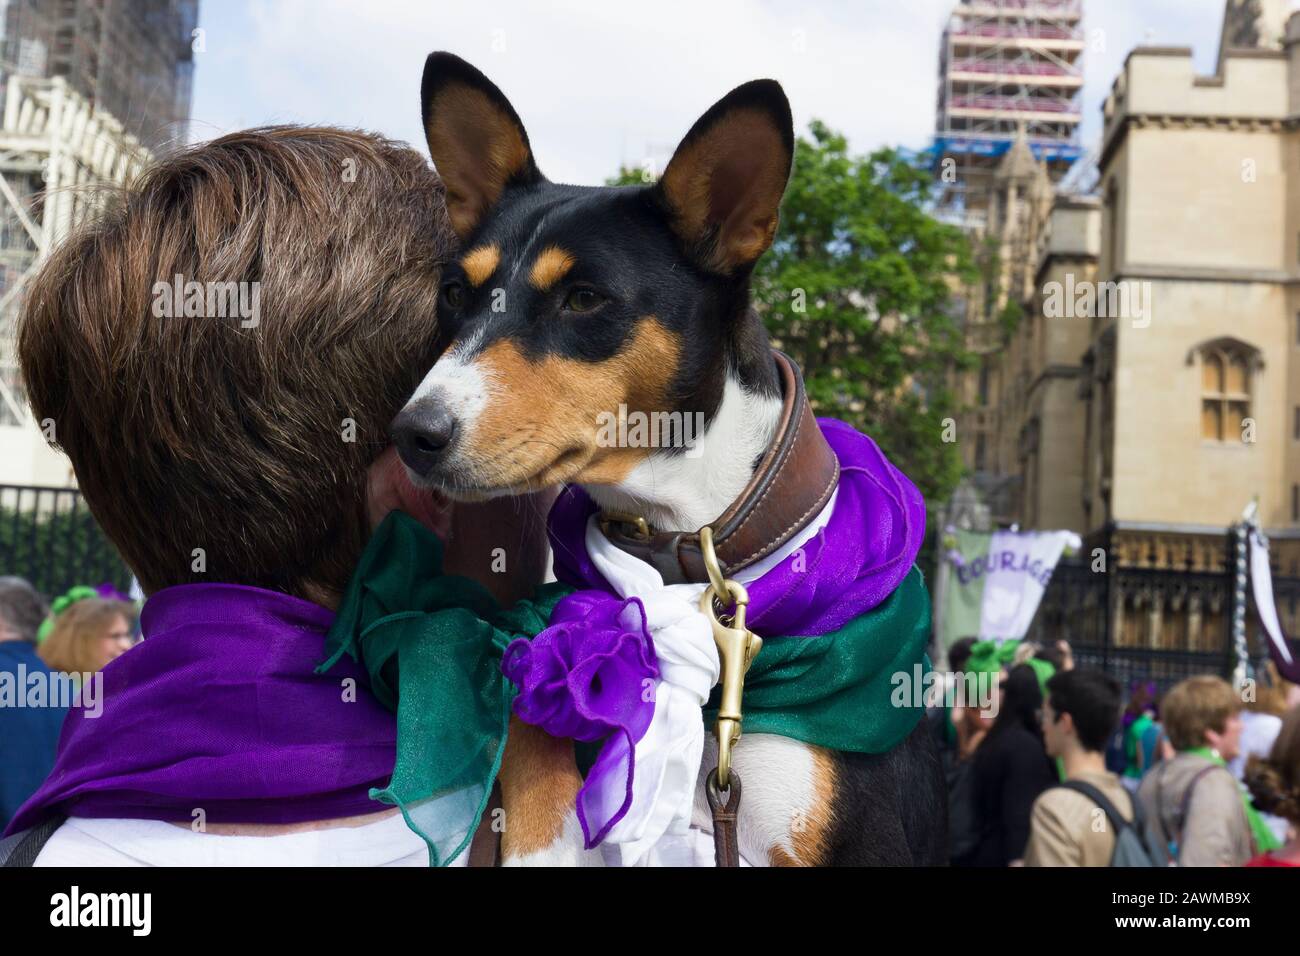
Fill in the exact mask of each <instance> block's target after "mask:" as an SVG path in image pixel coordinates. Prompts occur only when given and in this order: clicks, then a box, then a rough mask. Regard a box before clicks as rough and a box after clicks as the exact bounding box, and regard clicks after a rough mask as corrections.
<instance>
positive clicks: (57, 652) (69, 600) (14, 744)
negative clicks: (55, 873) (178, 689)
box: [0, 577, 137, 830]
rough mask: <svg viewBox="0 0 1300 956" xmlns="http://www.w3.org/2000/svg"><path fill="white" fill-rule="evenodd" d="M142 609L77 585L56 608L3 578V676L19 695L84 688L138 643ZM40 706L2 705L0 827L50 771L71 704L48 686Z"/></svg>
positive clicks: (103, 589)
mask: <svg viewBox="0 0 1300 956" xmlns="http://www.w3.org/2000/svg"><path fill="white" fill-rule="evenodd" d="M136 622H137V613H136V604H135V602H133V601H131V599H130V598H128V597H127V596H126V595H123V594H121V593H119V592H118V591H117V590H116V589H114V588H113V587H112V586H111V585H101V586H100V587H98V588H91V587H75V588H72V589H71V590H70V591H68V592H67V593H66V594H63V595H60V596H59V597H58V598H56V599H55V600H54V601H53V602H52V603H49V602H47V601H46V600H45V598H44V597H43V596H42V595H41V594H40V593H39V592H38V591H37V590H36V588H34V587H33V586H32V585H31V584H30V583H29V582H27V581H26V580H24V579H23V578H18V577H0V674H5V675H8V684H9V686H10V687H11V688H13V689H14V691H15V693H16V694H21V693H25V692H26V691H27V690H29V689H31V690H33V692H36V689H37V688H43V687H44V686H45V682H44V680H43V679H44V678H45V677H46V676H48V675H51V674H56V673H57V674H64V675H66V676H67V678H68V680H69V681H70V682H71V683H72V684H73V685H74V686H76V685H79V684H80V683H82V682H83V681H85V680H86V679H88V678H89V677H91V676H92V675H94V674H95V673H97V672H98V671H100V670H102V669H103V668H104V667H105V666H106V665H107V664H108V663H109V662H110V661H111V660H113V659H114V658H115V657H117V656H118V655H120V654H122V653H123V652H125V651H126V650H128V649H129V648H130V647H131V645H132V644H133V643H135V640H136ZM40 693H41V697H40V704H39V706H28V705H26V704H27V702H26V701H23V700H19V699H14V700H6V701H3V706H0V830H3V829H4V827H5V826H6V825H7V824H8V823H9V820H10V818H11V817H12V816H13V815H14V813H15V812H16V811H17V810H18V808H19V807H20V806H21V805H22V804H23V802H24V801H25V800H26V799H27V798H28V797H30V796H31V795H32V794H33V793H35V792H36V789H37V788H38V787H39V786H40V785H41V783H42V782H43V781H44V780H45V777H46V776H47V775H48V774H49V772H50V768H51V767H53V765H54V754H55V751H56V750H57V748H58V743H59V731H60V729H61V728H62V726H63V718H64V716H65V715H66V714H67V710H68V708H67V706H66V704H65V703H63V702H61V701H60V700H56V699H54V698H53V697H52V696H51V695H49V694H48V693H46V692H45V691H44V690H43V689H42V690H41V691H40Z"/></svg>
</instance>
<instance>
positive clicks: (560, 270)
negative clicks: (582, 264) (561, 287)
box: [528, 246, 574, 292]
mask: <svg viewBox="0 0 1300 956" xmlns="http://www.w3.org/2000/svg"><path fill="white" fill-rule="evenodd" d="M573 262H574V259H573V256H571V255H570V254H569V253H567V252H565V251H564V250H563V249H561V248H560V247H559V246H547V247H546V248H545V249H543V250H542V252H541V254H540V255H539V256H538V257H537V258H536V259H535V260H534V261H533V268H532V270H531V271H530V272H529V273H528V281H529V283H530V284H531V285H532V287H533V288H534V289H536V290H537V291H538V292H545V291H546V290H547V289H549V288H550V287H551V286H553V285H555V283H557V282H559V281H560V280H561V279H563V278H564V275H565V273H567V272H568V271H569V270H570V269H572V268H573Z"/></svg>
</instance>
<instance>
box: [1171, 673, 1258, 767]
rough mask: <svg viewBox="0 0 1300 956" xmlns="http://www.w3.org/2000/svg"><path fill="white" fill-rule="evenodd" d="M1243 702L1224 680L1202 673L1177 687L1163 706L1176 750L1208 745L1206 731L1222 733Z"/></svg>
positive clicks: (1172, 690)
mask: <svg viewBox="0 0 1300 956" xmlns="http://www.w3.org/2000/svg"><path fill="white" fill-rule="evenodd" d="M1240 710H1241V699H1240V698H1239V697H1238V696H1237V695H1236V694H1235V693H1234V692H1233V690H1232V685H1231V684H1229V683H1228V682H1227V681H1226V680H1224V679H1223V678H1222V677H1215V676H1213V675H1211V674H1201V675H1198V676H1196V677H1189V678H1187V680H1185V681H1181V682H1180V683H1177V684H1175V685H1174V686H1173V688H1172V689H1171V690H1170V691H1169V693H1167V694H1165V696H1164V700H1162V701H1161V703H1160V715H1161V719H1162V721H1163V723H1164V727H1165V734H1166V735H1167V736H1168V737H1169V742H1170V743H1171V744H1173V747H1174V749H1175V750H1178V751H1183V750H1191V749H1193V748H1195V747H1204V746H1206V737H1205V732H1206V731H1207V730H1213V731H1215V732H1216V733H1222V732H1223V730H1224V728H1225V726H1226V725H1227V722H1228V718H1229V717H1231V716H1232V715H1233V714H1235V713H1237V712H1238V711H1240Z"/></svg>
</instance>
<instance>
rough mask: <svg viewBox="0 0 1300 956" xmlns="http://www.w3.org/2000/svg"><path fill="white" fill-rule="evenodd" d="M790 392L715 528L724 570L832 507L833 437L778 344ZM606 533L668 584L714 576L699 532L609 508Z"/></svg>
mask: <svg viewBox="0 0 1300 956" xmlns="http://www.w3.org/2000/svg"><path fill="white" fill-rule="evenodd" d="M772 357H773V358H774V359H775V360H776V367H777V371H778V373H779V374H780V377H781V391H782V395H783V398H784V401H783V403H782V407H781V420H780V423H779V424H778V426H777V430H776V437H775V439H773V441H772V445H771V447H769V448H768V450H767V452H766V454H764V455H763V459H762V461H760V462H759V465H758V468H757V469H756V470H755V471H754V476H753V477H752V478H751V479H750V481H749V484H748V485H747V486H746V487H745V490H744V491H743V492H742V493H741V495H740V497H739V498H737V499H736V501H735V502H733V503H732V505H731V507H729V508H728V509H727V510H726V511H724V512H723V513H722V514H721V515H720V516H719V517H718V519H717V520H716V521H713V522H711V524H710V527H712V528H713V543H714V549H715V551H716V552H717V555H718V562H719V563H720V564H721V565H722V571H723V573H724V574H728V575H731V574H735V573H736V572H737V571H740V570H741V569H743V568H746V567H748V566H749V565H751V564H754V563H755V562H757V561H760V560H762V559H763V558H765V557H766V556H767V555H769V554H771V553H772V552H773V551H775V550H776V549H777V548H779V547H781V546H782V545H783V544H785V543H786V542H787V541H789V540H790V539H791V538H793V537H794V536H795V535H796V534H798V533H799V532H800V531H802V530H803V529H804V528H805V527H807V525H808V523H809V522H810V521H812V520H813V518H815V517H816V516H817V515H818V514H819V513H820V512H821V510H822V508H824V507H825V506H826V502H827V501H829V500H830V497H831V493H832V492H833V491H834V490H835V485H836V483H837V482H838V481H839V477H840V462H839V459H838V458H836V457H835V452H833V451H832V450H831V447H830V445H828V444H827V443H826V438H825V437H824V436H823V435H822V432H821V429H820V428H818V427H817V420H816V419H815V418H814V417H813V413H812V408H811V406H809V404H808V397H807V395H806V394H805V393H804V386H803V377H802V376H801V375H800V374H799V369H798V368H797V367H796V366H795V364H794V362H792V361H791V360H790V358H789V356H787V355H785V354H784V353H782V352H778V351H776V350H773V352H772ZM601 528H602V530H603V531H604V532H605V536H606V537H607V538H609V540H610V542H611V543H612V544H613V545H614V546H615V547H617V548H619V549H621V550H623V551H626V552H627V553H628V554H630V555H632V556H633V557H636V558H639V559H641V560H642V561H645V562H647V563H649V564H651V565H653V566H654V568H655V569H656V570H657V571H658V572H659V573H660V574H661V575H663V579H664V583H665V584H684V583H687V582H692V583H697V584H699V583H703V582H705V581H708V579H709V578H708V572H707V571H706V570H705V567H704V556H703V554H702V552H701V550H700V533H699V531H689V532H688V531H661V530H658V529H656V528H653V527H650V526H649V525H648V524H646V522H645V521H644V519H640V518H635V517H632V516H628V515H622V514H613V513H606V514H604V515H602V516H601Z"/></svg>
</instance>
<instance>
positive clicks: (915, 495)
mask: <svg viewBox="0 0 1300 956" xmlns="http://www.w3.org/2000/svg"><path fill="white" fill-rule="evenodd" d="M817 424H818V425H819V426H820V427H821V430H822V434H823V435H825V436H826V441H827V444H829V445H830V446H831V450H832V451H834V452H835V455H836V457H837V458H839V460H840V483H839V488H838V491H837V493H836V498H835V510H834V512H833V513H832V515H831V519H830V521H829V522H828V523H827V524H826V525H825V526H824V527H823V528H821V529H820V530H819V531H818V532H817V533H816V534H815V535H814V536H813V537H812V538H811V539H809V541H808V542H807V543H805V544H804V546H803V547H802V548H800V549H798V551H796V552H795V553H793V554H791V555H790V556H789V557H788V558H786V559H785V560H784V561H783V562H781V563H780V564H778V565H777V566H776V567H775V568H773V569H772V570H770V571H769V572H768V573H766V574H764V575H763V576H762V577H761V578H759V579H758V580H757V581H754V582H753V583H751V584H747V585H746V586H745V587H746V590H748V592H749V617H748V623H749V626H750V627H751V628H753V630H754V631H755V632H756V633H758V634H763V635H775V634H779V635H783V636H790V637H794V636H797V637H810V636H813V635H818V634H829V633H830V632H831V631H838V630H839V629H841V628H842V627H844V626H845V625H846V624H848V623H849V622H850V621H852V620H853V619H854V618H857V617H861V616H862V615H863V614H865V613H866V612H867V611H869V610H871V609H872V608H874V607H876V606H877V605H879V604H881V603H883V602H884V600H885V599H886V598H888V597H889V596H890V595H891V594H893V593H894V589H895V588H897V587H898V585H899V584H900V583H902V581H903V579H904V578H905V577H907V574H908V572H909V571H911V570H912V565H913V563H914V562H915V561H916V556H917V553H918V552H919V551H920V549H921V542H922V539H923V538H924V537H925V499H924V498H922V497H921V492H920V491H918V490H917V488H916V486H915V485H913V484H912V482H911V481H910V480H909V479H908V477H907V476H906V475H904V474H903V473H902V472H901V471H899V470H898V469H897V468H895V467H894V465H893V464H891V463H890V461H889V459H887V458H886V457H885V455H884V453H883V452H882V451H881V450H880V448H879V446H878V445H876V443H875V442H874V441H872V440H871V439H870V438H868V437H867V436H866V435H864V434H862V433H861V432H859V431H857V430H856V429H854V428H852V427H850V426H849V425H846V424H845V423H844V422H842V421H839V420H838V419H835V418H819V419H817ZM598 510H599V509H598V508H597V506H596V503H595V502H593V501H592V500H591V498H590V497H589V496H588V495H587V494H586V493H585V492H583V491H582V490H581V489H580V488H577V487H575V486H569V487H568V488H567V489H566V491H565V493H564V494H562V495H561V496H560V498H559V500H558V501H557V502H556V503H555V507H554V508H552V509H551V515H550V521H549V524H548V529H547V530H548V533H549V535H550V539H551V547H552V548H553V549H554V551H555V576H556V577H557V578H559V579H560V580H561V581H563V582H564V583H565V584H569V585H571V586H573V587H577V588H596V589H598V590H602V591H606V592H608V591H609V590H610V587H609V584H608V582H606V581H605V579H604V577H603V576H602V575H601V573H600V571H598V570H597V569H596V567H595V565H594V564H593V563H592V561H591V557H590V556H589V555H588V554H587V546H586V543H585V539H586V533H587V520H588V518H590V516H591V515H593V514H595V513H596V512H597V511H598Z"/></svg>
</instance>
